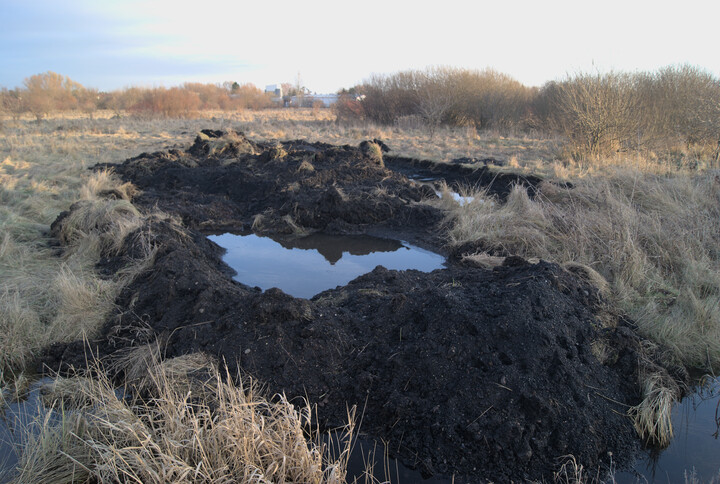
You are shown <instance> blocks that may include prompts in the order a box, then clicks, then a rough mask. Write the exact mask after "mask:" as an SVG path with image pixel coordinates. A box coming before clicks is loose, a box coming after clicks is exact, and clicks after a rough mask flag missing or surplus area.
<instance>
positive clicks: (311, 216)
mask: <svg viewBox="0 0 720 484" xmlns="http://www.w3.org/2000/svg"><path fill="white" fill-rule="evenodd" d="M216 135H217V136H216ZM234 136H235V137H236V139H235V140H233V141H232V142H227V141H226V138H227V135H225V134H222V133H220V134H218V133H216V132H207V133H204V134H203V137H198V140H196V143H195V144H194V145H193V147H192V148H190V149H189V150H188V151H184V152H179V151H172V152H164V153H155V154H152V155H141V156H140V157H137V158H133V159H131V160H128V161H126V162H125V163H123V164H122V165H118V166H116V167H115V169H116V172H117V173H119V174H120V175H121V176H123V178H125V179H126V180H130V181H132V182H133V183H135V184H136V185H137V186H138V187H139V188H140V189H141V190H142V193H141V194H140V195H138V196H137V198H136V199H135V200H133V202H134V203H136V204H138V205H141V206H147V207H159V208H161V209H162V210H165V211H167V212H169V213H172V214H177V215H180V216H181V217H182V219H183V221H184V222H185V224H186V228H185V229H184V230H178V229H177V227H176V226H174V225H173V224H172V223H170V222H168V221H163V220H161V219H151V220H150V221H149V222H147V225H146V226H145V227H142V228H141V229H139V230H138V231H137V232H135V233H133V234H130V235H129V236H128V237H127V238H126V239H125V242H124V248H123V250H122V251H121V253H120V255H118V256H116V257H112V258H108V259H106V260H104V261H103V263H102V264H101V266H100V269H101V270H103V271H105V272H107V273H111V272H114V271H117V270H119V269H121V268H122V266H123V264H124V263H125V261H126V260H127V259H128V258H132V257H133V256H135V255H140V254H142V253H143V251H144V250H145V247H146V246H147V245H146V244H147V240H146V239H147V237H148V234H150V236H151V237H152V240H150V243H152V244H153V245H155V246H156V247H157V248H158V252H157V255H156V257H155V262H154V265H153V267H152V268H151V269H150V270H148V271H147V272H145V273H143V274H142V275H140V276H139V277H137V278H136V279H135V280H134V281H133V282H132V283H131V284H130V285H129V286H127V287H126V288H125V289H124V290H123V292H122V294H121V295H120V297H119V298H118V300H117V301H116V303H117V306H118V308H119V309H118V312H117V314H115V315H114V316H113V317H112V318H111V319H110V320H109V321H108V322H107V323H106V325H105V326H104V328H103V330H102V331H101V336H100V337H98V339H97V340H95V341H92V342H91V345H92V347H93V349H94V351H96V352H97V353H98V354H99V355H100V356H102V357H108V358H112V355H113V354H114V353H115V352H118V351H121V350H123V349H126V348H127V347H128V346H131V345H140V344H144V343H146V342H150V341H155V340H157V341H159V342H160V343H161V344H162V346H163V351H162V354H163V355H164V357H167V358H171V357H174V356H179V355H183V354H189V353H194V352H205V353H207V354H209V355H212V356H216V357H219V358H220V359H221V361H225V362H226V363H227V364H228V365H229V366H230V370H231V374H237V373H236V372H241V373H243V374H249V375H251V376H252V377H254V378H256V379H257V380H259V381H260V382H262V383H264V384H266V385H267V387H268V389H269V390H270V391H271V392H284V393H285V394H286V395H287V396H288V397H290V398H297V399H301V398H307V399H308V400H309V401H310V402H311V403H314V404H318V418H319V420H320V422H321V424H322V425H323V427H324V428H333V427H335V426H341V425H343V424H344V423H346V420H347V410H348V408H351V407H353V406H356V407H357V409H358V415H362V424H361V429H360V430H361V432H362V433H364V434H366V435H367V436H369V437H370V438H374V439H378V440H384V441H386V442H388V444H389V445H388V448H389V449H391V451H392V453H393V454H394V456H396V457H398V458H400V459H401V460H403V461H404V462H405V463H407V464H408V465H410V466H415V467H418V468H420V469H422V470H423V471H424V472H426V473H427V474H444V475H448V476H450V475H454V476H455V481H456V482H483V481H485V480H494V481H499V482H507V481H510V480H515V481H523V480H535V479H543V478H549V477H551V476H552V472H553V471H556V470H557V469H558V466H559V463H560V462H559V461H560V460H561V459H562V458H563V456H568V455H573V456H574V457H575V459H576V460H577V462H578V463H580V464H582V465H583V466H585V468H597V467H603V466H610V463H611V461H612V464H613V465H615V466H622V465H623V464H624V463H627V462H628V461H630V460H632V459H633V458H634V457H635V455H636V453H637V451H638V450H639V447H640V442H639V439H638V438H637V435H636V433H635V431H634V429H633V426H632V422H631V421H630V419H629V418H628V417H627V416H626V413H627V409H628V407H629V406H632V405H636V404H637V403H639V399H640V396H639V394H638V386H637V381H638V377H637V372H638V360H639V354H638V351H639V347H640V344H639V339H638V337H637V336H636V335H635V333H634V332H633V330H632V328H631V327H630V326H629V323H626V322H624V321H623V320H622V319H619V318H615V320H612V321H611V320H610V319H609V318H608V317H607V313H602V314H603V317H602V318H601V317H599V315H600V311H601V309H600V306H601V304H600V299H599V296H598V292H597V290H596V289H595V288H594V287H592V286H590V285H589V284H587V283H586V282H584V281H583V280H581V279H579V278H577V277H576V276H575V275H573V274H571V273H569V272H567V271H565V270H563V269H562V268H561V267H559V266H558V265H556V264H551V263H547V262H543V261H541V262H539V263H535V264H533V263H529V262H528V261H525V260H523V259H521V258H517V257H508V258H507V259H505V262H504V263H503V264H502V265H501V266H499V267H496V268H494V269H491V270H490V269H483V268H478V267H472V266H469V265H464V264H462V263H460V262H458V261H451V262H449V263H448V268H446V269H441V270H436V271H434V272H431V273H422V272H418V271H413V270H409V271H390V270H387V269H384V268H383V267H377V268H376V269H375V270H373V271H372V272H370V273H368V274H366V275H363V276H361V277H359V278H357V279H356V280H354V281H352V282H351V283H349V284H348V285H346V286H343V287H339V288H337V289H333V290H329V291H325V292H322V293H320V294H318V295H317V296H315V297H313V298H312V299H309V300H308V299H297V298H293V297H291V296H289V295H287V294H285V293H283V292H282V291H280V290H278V289H270V290H267V291H265V292H262V291H260V290H259V289H257V288H251V287H248V286H246V285H244V284H242V283H240V282H237V281H234V280H233V279H232V278H231V272H232V271H231V270H230V269H229V268H228V267H227V266H226V265H225V264H224V263H223V261H222V258H221V257H222V249H221V248H220V247H218V246H217V245H215V244H214V243H212V242H211V241H209V240H208V239H207V237H205V236H204V235H203V232H202V231H201V230H198V229H203V228H207V227H211V228H217V227H221V226H233V227H242V226H247V225H249V224H251V223H252V222H253V221H255V225H256V228H257V226H258V225H260V224H261V222H262V220H261V221H260V222H258V221H257V220H256V219H257V215H263V216H264V219H265V222H266V223H267V225H266V227H268V230H282V229H283V227H285V226H284V225H283V224H282V221H283V220H285V222H287V223H290V222H289V220H290V219H292V223H294V224H298V225H301V226H303V227H309V228H315V229H326V230H333V229H336V230H340V229H343V228H348V227H350V228H353V229H354V230H356V229H357V228H358V227H366V228H368V227H373V226H376V225H378V224H385V225H386V226H394V227H398V228H402V227H403V226H404V224H412V223H416V224H417V225H415V226H414V227H413V228H414V229H415V230H419V231H420V232H421V233H424V234H425V235H426V236H427V237H428V238H430V237H431V236H432V235H433V234H435V233H436V232H437V226H436V223H437V221H438V220H440V219H441V218H442V213H439V212H438V210H437V209H430V208H428V207H427V206H426V205H424V204H419V203H417V201H420V200H422V199H423V198H424V197H426V196H429V195H428V194H427V193H426V191H425V188H424V187H421V186H417V185H414V184H412V183H410V182H409V181H408V180H407V178H405V177H404V176H402V175H400V174H397V173H394V172H392V171H389V170H388V169H387V168H385V167H384V166H383V164H382V161H381V160H382V158H381V156H378V153H377V151H378V148H379V149H380V152H381V154H382V145H381V143H372V144H374V145H375V147H368V146H367V145H366V146H365V147H364V148H352V147H334V146H330V145H323V144H319V143H314V144H301V143H299V142H292V143H285V144H282V145H276V144H273V145H268V146H264V145H260V144H257V143H252V142H250V141H248V140H246V139H245V138H244V137H241V135H238V134H235V135H234ZM304 164H306V165H305V167H304V168H303V165H304ZM307 165H310V166H311V167H309V166H307ZM65 220H66V218H64V217H63V216H61V217H59V218H58V220H57V221H56V223H55V224H54V230H56V231H59V230H60V229H61V228H62V224H63V223H64V222H65ZM423 231H424V232H423ZM141 234H142V236H141ZM601 321H602V323H601ZM84 361H85V351H84V349H83V343H81V342H78V343H74V344H69V345H62V346H61V345H58V346H54V347H51V348H49V349H48V350H47V351H46V353H45V355H44V362H45V363H46V364H47V365H48V366H50V367H52V368H64V367H67V366H69V365H80V366H81V365H82V364H83V363H84ZM121 376H122V375H118V377H119V378H120V377H121Z"/></svg>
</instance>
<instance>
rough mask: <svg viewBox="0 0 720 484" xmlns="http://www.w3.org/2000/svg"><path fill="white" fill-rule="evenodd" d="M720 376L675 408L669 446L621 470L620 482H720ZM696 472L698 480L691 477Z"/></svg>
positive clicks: (618, 475)
mask: <svg viewBox="0 0 720 484" xmlns="http://www.w3.org/2000/svg"><path fill="white" fill-rule="evenodd" d="M718 417H720V378H712V379H710V380H709V381H708V382H707V383H706V384H705V385H704V386H702V387H701V388H699V389H698V390H697V391H696V392H695V393H693V394H692V395H689V396H687V397H685V398H684V399H683V400H682V402H680V403H679V404H677V405H675V407H674V408H673V411H672V423H673V431H674V436H673V439H672V441H671V442H670V445H669V446H668V448H667V449H664V450H662V451H653V452H650V453H648V455H647V456H646V457H645V458H644V459H640V460H638V462H637V463H636V464H635V468H634V472H622V473H617V474H616V476H615V480H616V481H617V482H618V483H619V484H626V483H634V482H638V481H639V482H649V483H658V484H659V483H667V482H711V481H713V479H714V480H715V482H718V480H719V479H720V440H719V439H718V430H720V427H719V426H720V421H719V420H718ZM686 476H687V477H688V478H689V477H691V476H694V477H695V478H696V479H697V481H693V480H691V479H687V480H686Z"/></svg>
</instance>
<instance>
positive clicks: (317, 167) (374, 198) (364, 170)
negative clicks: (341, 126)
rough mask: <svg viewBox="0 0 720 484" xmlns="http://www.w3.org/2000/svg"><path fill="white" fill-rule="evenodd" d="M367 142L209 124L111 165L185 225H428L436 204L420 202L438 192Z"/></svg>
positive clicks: (270, 228)
mask: <svg viewBox="0 0 720 484" xmlns="http://www.w3.org/2000/svg"><path fill="white" fill-rule="evenodd" d="M366 143H367V142H366ZM371 145H372V147H373V148H372V149H371V148H367V144H366V145H364V146H365V148H364V149H361V148H357V147H351V146H333V145H328V144H324V143H304V142H301V141H290V142H284V143H254V142H252V141H250V140H247V139H246V138H245V137H244V136H243V135H242V133H230V134H226V133H222V132H219V131H211V130H205V131H203V133H201V134H200V135H199V136H198V137H197V138H196V140H195V143H194V144H193V145H192V146H191V147H190V148H189V149H188V150H186V151H180V150H170V151H168V152H159V153H143V154H141V155H139V156H137V157H135V158H132V159H130V160H127V161H125V162H124V163H122V164H120V165H113V166H111V168H112V169H113V170H114V171H115V172H116V173H117V174H119V175H120V176H121V177H122V178H123V179H124V180H127V181H131V182H132V183H134V184H135V185H136V186H137V187H138V188H140V189H141V190H142V193H141V194H140V195H138V196H137V197H136V198H135V199H134V200H133V203H134V204H136V205H138V206H141V207H145V208H148V209H149V208H152V207H157V208H159V209H160V210H163V211H166V212H169V213H173V214H177V215H179V216H181V217H182V220H183V223H184V224H185V225H186V226H188V227H191V228H199V229H203V230H219V229H221V228H232V229H234V230H236V231H241V230H249V229H251V228H252V229H253V230H255V231H256V232H262V233H275V234H278V233H280V234H292V233H296V232H298V231H302V230H305V231H315V230H323V231H325V232H333V233H345V232H356V233H357V232H363V228H362V227H363V226H367V225H374V226H379V225H382V226H388V227H396V228H397V227H406V228H411V229H412V230H416V231H419V232H428V231H429V230H430V228H431V227H434V226H435V225H436V224H437V223H438V222H439V221H440V219H441V217H442V214H441V213H440V212H439V211H438V210H436V209H433V208H431V207H428V206H427V205H423V204H418V203H417V202H420V201H422V200H424V199H427V198H431V197H434V196H435V194H434V192H433V191H432V189H431V188H430V187H426V186H417V185H415V184H412V183H408V181H407V179H406V178H405V177H404V176H403V175H401V174H399V173H396V172H394V171H392V170H390V169H388V168H386V167H385V166H384V163H383V153H384V152H383V148H382V146H384V145H382V144H380V145H376V144H374V143H371ZM381 145H382V146H381Z"/></svg>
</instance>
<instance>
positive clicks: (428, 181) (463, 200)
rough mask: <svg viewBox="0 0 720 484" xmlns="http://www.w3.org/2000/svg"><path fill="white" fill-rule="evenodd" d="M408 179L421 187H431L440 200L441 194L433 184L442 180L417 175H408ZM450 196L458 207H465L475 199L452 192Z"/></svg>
mask: <svg viewBox="0 0 720 484" xmlns="http://www.w3.org/2000/svg"><path fill="white" fill-rule="evenodd" d="M408 178H409V179H410V180H413V181H414V182H415V183H419V184H421V185H427V186H429V187H431V188H432V189H433V190H435V195H437V196H438V198H442V196H443V193H442V192H441V191H439V190H438V189H437V186H436V185H435V182H438V181H440V180H442V178H439V177H428V176H423V175H417V174H416V175H408ZM450 195H451V196H452V197H453V200H455V201H456V202H458V204H460V206H464V205H467V204H468V203H470V202H472V201H473V200H475V197H466V196H463V195H460V193H458V192H454V191H452V190H450Z"/></svg>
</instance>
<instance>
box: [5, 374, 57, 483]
mask: <svg viewBox="0 0 720 484" xmlns="http://www.w3.org/2000/svg"><path fill="white" fill-rule="evenodd" d="M49 381H50V379H49V378H44V379H42V380H39V381H36V382H35V383H33V384H32V385H31V386H30V388H29V389H28V392H27V394H26V395H24V396H23V397H21V398H17V399H16V398H13V397H12V395H10V394H9V393H8V392H6V393H5V394H4V398H6V400H5V406H4V407H3V408H2V410H1V411H0V483H4V482H9V481H10V480H11V479H12V477H13V471H14V469H15V467H16V466H17V464H18V459H19V457H20V456H19V455H18V452H19V449H20V448H21V447H22V445H23V443H24V442H25V441H26V439H27V436H28V433H29V432H32V431H33V430H37V426H38V424H39V422H42V421H43V420H44V419H45V418H50V421H53V420H54V419H57V418H59V416H57V415H55V414H51V415H50V416H49V417H48V412H49V411H48V410H47V409H46V408H45V407H44V406H43V404H42V402H41V399H40V388H41V387H42V386H43V385H44V384H46V383H48V382H49Z"/></svg>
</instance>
